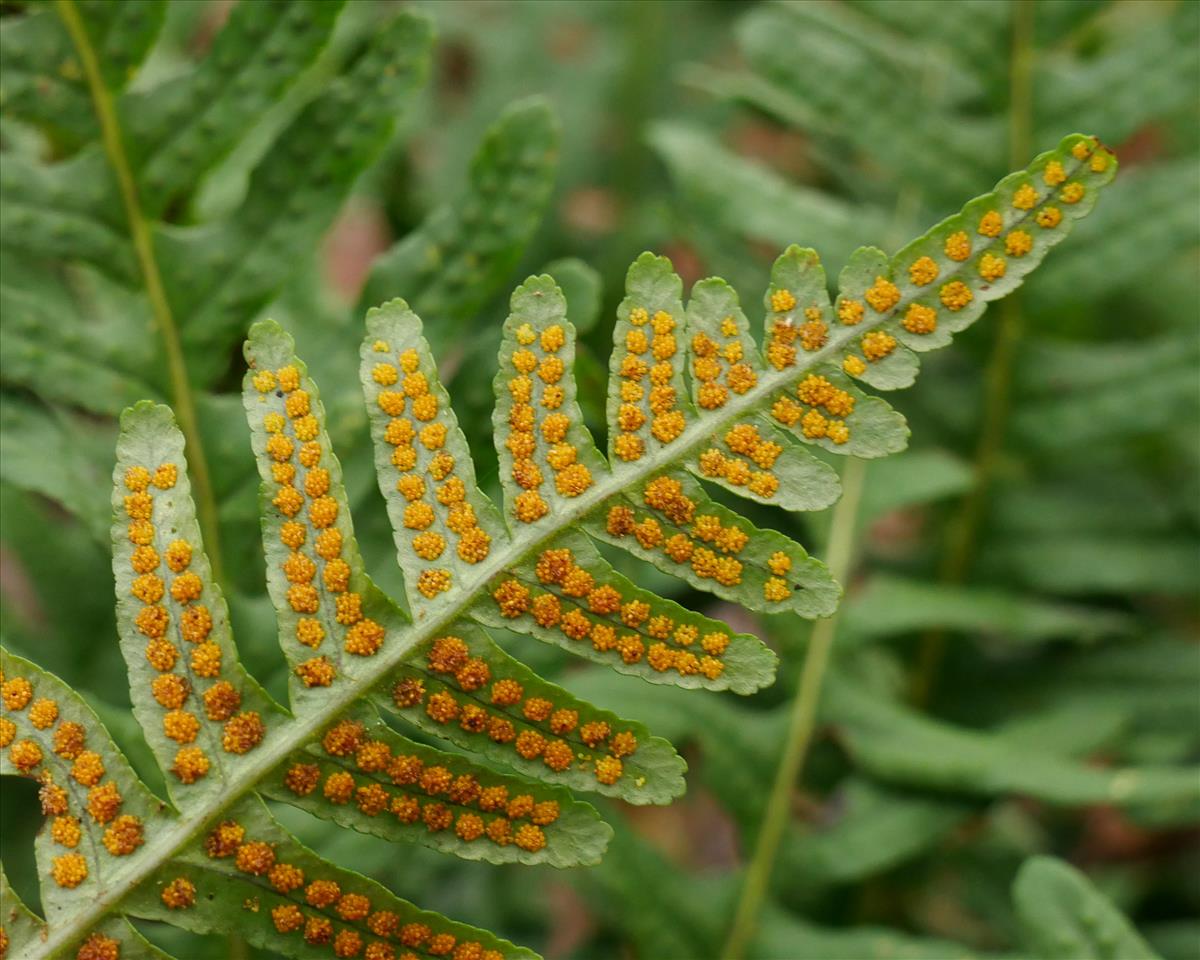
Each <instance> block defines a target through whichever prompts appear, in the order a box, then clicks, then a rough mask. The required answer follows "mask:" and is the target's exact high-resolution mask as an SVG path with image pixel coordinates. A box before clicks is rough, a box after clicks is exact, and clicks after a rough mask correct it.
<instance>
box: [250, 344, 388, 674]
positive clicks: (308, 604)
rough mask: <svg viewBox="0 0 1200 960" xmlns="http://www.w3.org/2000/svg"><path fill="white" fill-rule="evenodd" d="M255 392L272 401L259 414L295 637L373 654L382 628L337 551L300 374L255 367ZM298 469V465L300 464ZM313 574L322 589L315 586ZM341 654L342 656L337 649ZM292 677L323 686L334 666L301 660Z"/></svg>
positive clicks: (334, 518)
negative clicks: (280, 519) (334, 641)
mask: <svg viewBox="0 0 1200 960" xmlns="http://www.w3.org/2000/svg"><path fill="white" fill-rule="evenodd" d="M253 383H254V386H255V388H256V389H257V390H258V392H259V393H260V394H261V395H262V396H263V397H264V398H265V399H268V401H269V400H270V398H272V397H273V398H274V401H275V402H273V403H272V402H268V403H267V406H268V407H270V408H278V409H270V410H269V412H267V413H266V414H265V415H264V416H263V420H262V424H263V428H264V429H265V430H266V432H267V434H268V439H267V443H266V452H267V456H268V457H270V459H271V461H272V462H271V477H272V480H273V481H274V483H275V484H276V489H275V496H274V499H273V500H272V501H271V502H272V504H273V505H274V506H275V508H276V509H278V510H279V512H280V513H281V514H283V515H284V516H285V517H286V518H287V520H286V521H285V522H284V523H282V524H281V525H280V528H279V539H280V541H281V542H282V543H283V545H284V546H285V547H286V548H287V549H288V554H287V557H286V558H285V559H284V561H283V564H282V567H283V573H284V575H285V576H286V578H287V581H288V584H289V586H288V589H287V603H288V606H289V607H291V609H292V610H293V611H294V612H295V613H296V614H297V615H298V616H297V619H296V621H295V638H296V640H297V642H299V643H300V644H302V645H304V646H305V647H309V648H311V649H313V650H319V649H320V648H321V646H322V644H323V643H324V642H325V640H326V637H327V635H328V634H329V633H331V632H332V633H333V634H334V635H335V636H336V637H337V638H339V639H340V640H341V641H342V649H343V650H344V651H345V652H346V653H348V654H351V655H353V656H357V657H370V656H374V655H375V654H376V653H377V652H378V651H379V648H380V647H381V646H382V645H383V640H384V629H383V627H382V626H381V625H380V624H379V623H378V622H376V621H375V620H373V619H371V618H370V617H368V616H365V615H364V613H363V609H362V607H363V597H362V593H361V591H360V590H354V589H351V587H352V586H353V585H354V584H352V582H351V581H352V580H353V579H354V571H353V570H352V568H351V565H350V562H348V560H347V559H346V558H345V557H344V556H343V553H344V552H345V540H346V539H347V534H346V533H345V532H344V530H343V529H342V524H343V523H347V522H348V520H346V519H345V518H342V521H341V522H339V517H340V515H341V511H340V509H339V505H338V500H337V499H336V498H335V497H334V496H333V495H332V494H331V492H330V490H331V476H330V470H329V467H328V466H327V465H325V466H323V465H322V460H323V459H324V456H325V453H324V450H323V449H322V445H321V441H320V434H321V428H320V423H319V421H318V419H317V415H316V412H315V411H314V410H313V406H312V399H311V396H310V394H309V391H307V390H304V389H301V385H300V372H299V371H298V370H297V369H296V367H294V366H291V365H288V366H285V367H281V368H279V369H278V370H275V371H273V372H272V371H270V370H261V371H259V372H258V373H256V374H255V375H254V377H253ZM297 465H298V466H299V469H298V466H297ZM318 574H319V575H320V578H321V580H320V582H321V583H322V584H323V585H324V590H321V589H318V587H317V586H315V582H316V580H317V576H318ZM339 656H340V654H339ZM296 674H297V675H298V676H299V677H300V679H301V680H302V681H303V683H304V685H305V686H307V687H327V686H329V685H330V684H331V683H333V680H334V678H335V677H336V675H337V668H336V666H335V664H334V662H333V660H332V659H331V658H330V657H329V656H327V655H324V654H322V655H318V656H316V657H312V658H310V659H308V660H305V661H304V662H302V663H300V664H299V665H298V666H297V667H296Z"/></svg>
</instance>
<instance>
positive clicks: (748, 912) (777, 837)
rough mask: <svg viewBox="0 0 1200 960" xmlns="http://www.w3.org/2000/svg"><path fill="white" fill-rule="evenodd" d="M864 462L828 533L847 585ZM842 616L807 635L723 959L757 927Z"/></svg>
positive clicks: (855, 462)
mask: <svg viewBox="0 0 1200 960" xmlns="http://www.w3.org/2000/svg"><path fill="white" fill-rule="evenodd" d="M866 469H867V467H866V462H865V461H863V460H859V459H858V458H856V457H850V458H848V460H847V461H846V468H845V470H843V471H842V498H841V500H839V501H838V504H837V506H836V507H835V508H834V511H833V520H832V521H831V524H830V528H829V548H828V551H827V556H828V559H827V561H826V562H827V564H828V566H829V572H830V573H831V574H832V575H833V578H834V579H835V580H837V581H838V582H839V583H843V584H844V583H845V582H846V577H847V575H848V574H849V572H850V564H851V561H852V559H853V556H854V531H855V527H856V526H857V523H858V506H859V502H860V501H861V500H862V490H863V479H864V477H865V475H866ZM837 622H838V615H837V614H834V615H833V616H832V617H827V618H825V619H824V620H818V621H817V622H816V624H814V625H813V629H812V633H811V634H810V636H809V641H808V651H807V653H806V654H805V656H804V666H803V667H802V668H801V670H800V681H799V686H798V689H797V691H796V697H795V699H794V700H793V701H792V712H791V717H790V720H789V723H788V731H787V739H786V740H785V741H784V747H783V754H782V756H781V757H780V761H779V766H778V768H777V769H776V771H775V782H774V784H772V786H771V795H770V796H769V797H768V798H767V807H766V811H765V813H764V814H763V819H762V825H761V826H760V827H759V831H758V839H757V840H756V842H755V844H754V855H753V857H752V858H751V860H750V864H749V866H748V867H747V868H746V879H745V881H744V883H743V884H742V892H741V896H740V897H739V898H738V904H737V910H736V912H735V913H734V916H733V923H732V925H731V927H730V932H729V939H728V940H726V942H725V948H724V950H723V951H722V952H721V956H722V957H723V958H724V960H741V958H742V957H743V956H745V953H746V949H747V947H749V945H750V941H751V940H752V939H753V937H754V934H755V931H756V929H757V927H758V916H759V913H760V912H761V911H762V906H763V902H764V900H765V899H766V896H767V891H768V888H769V886H770V882H771V874H772V872H773V870H774V867H775V855H776V853H777V852H778V850H779V844H780V841H781V840H782V838H783V831H784V829H785V828H786V827H787V823H788V819H789V817H790V813H791V798H792V790H793V788H794V787H795V785H796V782H797V781H798V780H799V778H800V774H801V771H802V770H803V768H804V760H805V757H806V756H807V755H808V748H809V745H810V744H811V743H812V737H813V731H814V729H815V728H816V722H817V707H818V706H819V705H820V700H821V687H822V684H823V683H824V680H825V671H826V668H827V667H828V666H829V657H830V652H831V651H832V648H833V640H834V636H835V635H836V632H837Z"/></svg>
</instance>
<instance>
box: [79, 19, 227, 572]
mask: <svg viewBox="0 0 1200 960" xmlns="http://www.w3.org/2000/svg"><path fill="white" fill-rule="evenodd" d="M56 3H57V7H58V15H59V17H60V18H61V19H62V22H63V24H64V25H65V26H66V28H67V32H68V33H69V34H70V35H71V41H72V42H73V43H74V44H75V50H76V52H77V53H78V54H79V59H80V61H81V62H82V64H83V71H84V74H85V76H86V77H87V82H88V89H89V90H90V91H91V95H92V104H93V106H94V107H95V110H96V118H97V120H98V121H99V124H100V136H101V139H102V140H103V142H104V152H105V153H106V154H107V155H108V162H109V165H110V166H111V167H112V170H113V173H114V174H115V176H116V178H117V185H118V187H119V188H120V191H121V201H122V203H123V205H124V207H125V219H126V220H127V221H128V223H129V233H130V237H131V238H132V240H133V246H134V250H135V251H136V253H137V258H138V264H139V266H140V268H141V272H142V278H143V280H144V281H145V284H146V296H147V297H148V298H149V300H150V307H151V309H152V311H153V313H154V320H155V323H156V324H157V326H158V329H159V333H160V334H161V335H162V340H163V348H164V350H165V352H166V355H167V370H168V373H169V375H170V380H171V401H172V406H174V408H175V416H176V417H177V418H178V420H179V428H180V429H181V430H182V431H183V437H184V441H185V442H186V445H187V459H188V472H189V473H190V475H191V478H192V489H193V490H194V491H195V494H196V508H197V512H198V513H199V517H200V528H201V530H202V531H203V534H204V546H205V549H206V551H207V553H208V558H209V562H210V563H211V564H212V572H213V576H214V577H215V578H216V580H217V581H218V582H221V581H223V580H224V567H223V565H222V563H221V549H220V532H219V530H218V526H217V506H216V497H215V496H214V495H213V487H212V480H211V477H210V474H209V472H208V461H207V459H206V458H205V455H204V446H203V444H202V443H201V440H200V428H199V424H198V421H197V419H196V404H195V401H194V399H193V395H192V388H191V384H190V383H189V381H188V372H187V364H186V363H185V361H184V357H183V344H182V342H181V341H180V337H179V328H178V326H177V325H176V323H175V317H174V316H173V315H172V313H171V304H170V301H168V299H167V293H166V290H165V289H164V287H163V282H162V276H161V274H160V273H159V270H158V261H157V259H156V258H155V256H154V242H153V240H152V239H151V237H150V226H149V224H148V223H147V221H146V218H145V216H144V215H143V214H142V206H141V202H140V200H139V199H138V192H137V184H136V182H135V181H134V178H133V170H132V168H131V167H130V165H129V158H128V156H127V155H126V153H125V145H124V143H123V142H122V140H121V126H120V123H119V122H118V120H117V111H116V107H115V106H114V104H113V99H112V94H111V93H110V92H109V89H108V86H107V85H106V84H105V82H104V77H103V75H102V74H101V72H100V63H99V60H98V59H97V57H96V50H95V48H94V47H93V46H92V42H91V40H90V38H89V37H88V33H87V27H86V26H85V25H84V23H83V18H82V17H81V16H80V15H79V10H78V8H77V7H76V6H75V0H56Z"/></svg>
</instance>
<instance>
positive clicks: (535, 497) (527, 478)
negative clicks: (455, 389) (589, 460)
mask: <svg viewBox="0 0 1200 960" xmlns="http://www.w3.org/2000/svg"><path fill="white" fill-rule="evenodd" d="M515 339H516V341H517V349H516V350H514V351H513V352H512V355H511V356H510V357H509V363H510V364H511V366H512V368H513V375H512V377H511V378H510V379H509V381H508V384H507V387H508V392H509V395H510V397H511V398H512V406H511V407H510V408H509V412H508V435H507V436H506V437H505V441H504V445H505V446H506V447H507V448H508V450H509V452H510V453H511V454H512V467H511V468H510V476H511V477H512V479H513V481H514V482H515V483H516V485H517V486H518V487H520V488H521V492H520V493H519V494H517V496H516V497H515V498H514V499H513V505H512V509H513V514H514V516H516V518H517V519H518V520H519V521H521V522H522V523H536V522H537V521H538V520H540V519H541V518H542V517H544V516H545V515H546V514H547V513H548V512H549V511H550V505H549V503H548V502H547V497H548V496H552V495H551V494H549V492H548V491H549V489H550V487H551V486H553V488H554V491H555V492H556V493H557V495H558V496H560V497H564V498H566V499H574V498H575V497H577V496H579V495H580V494H581V493H583V492H584V491H585V490H587V489H588V488H589V487H591V486H592V483H593V479H592V472H591V470H589V469H588V467H587V466H586V465H585V464H583V463H580V462H579V448H578V447H577V446H576V445H575V444H574V443H572V442H570V439H569V437H568V433H569V431H570V426H571V424H570V420H569V418H568V417H567V415H566V414H564V413H562V411H561V409H560V408H561V407H562V405H563V403H564V402H565V401H566V391H565V389H564V387H563V386H562V381H563V379H564V378H565V377H567V375H568V372H569V371H568V370H567V362H569V359H570V357H569V355H567V360H566V361H564V359H563V356H560V354H561V353H563V352H564V348H565V347H566V343H567V332H566V329H565V328H564V327H563V326H562V325H561V324H558V323H555V324H551V325H549V326H547V327H546V328H545V329H544V330H542V331H541V332H540V333H539V332H538V331H537V330H535V329H534V327H533V325H532V324H530V323H523V324H521V325H520V326H519V327H517V329H516V331H515ZM539 434H540V436H539ZM543 465H544V467H545V470H544V469H543ZM547 472H548V473H549V476H547Z"/></svg>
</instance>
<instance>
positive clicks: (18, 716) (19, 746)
mask: <svg viewBox="0 0 1200 960" xmlns="http://www.w3.org/2000/svg"><path fill="white" fill-rule="evenodd" d="M0 698H2V700H3V704H4V714H3V716H2V717H0V747H4V748H7V759H8V760H9V762H10V763H11V764H12V765H13V767H15V768H16V771H17V772H18V773H20V774H22V775H24V776H27V777H31V778H34V779H36V780H37V781H38V782H39V783H40V785H41V789H40V790H39V792H38V798H39V800H40V801H41V805H42V812H43V813H44V814H45V815H46V816H47V817H51V818H52V819H51V821H50V829H49V832H48V835H49V839H50V842H51V843H52V844H53V849H55V851H56V852H55V853H54V854H53V855H52V857H51V861H50V877H51V879H53V881H54V882H55V884H57V885H58V886H59V887H64V888H67V889H73V888H75V887H78V886H79V885H80V884H81V883H83V882H84V881H85V880H87V879H88V877H89V876H90V875H92V873H93V870H92V867H93V866H97V864H96V863H95V861H96V860H97V859H98V858H100V857H105V856H107V857H127V856H129V855H130V854H131V853H133V852H134V851H135V850H137V849H138V847H140V846H141V845H142V844H143V843H144V842H145V836H144V832H145V825H144V823H143V821H142V819H141V818H140V817H138V816H135V815H133V814H130V813H122V812H121V810H122V807H123V806H124V802H125V800H124V797H123V796H122V793H121V788H120V786H119V785H118V784H117V783H116V781H115V780H114V779H112V778H111V777H108V778H106V777H107V773H108V771H107V770H106V768H105V764H104V759H103V758H102V757H101V755H100V753H98V752H97V751H95V750H89V749H88V748H87V741H88V731H87V729H86V728H85V727H84V725H83V724H82V723H79V722H77V721H75V720H67V719H64V718H63V717H62V716H61V710H60V705H59V703H58V701H57V700H55V699H54V698H53V697H39V696H37V691H36V690H35V689H34V686H33V683H32V682H31V681H30V679H29V678H28V677H23V676H9V677H5V676H3V675H2V674H0ZM99 738H100V739H104V738H103V736H102V735H100V737H99ZM95 745H96V746H101V749H103V746H102V745H101V744H95ZM52 768H53V769H52ZM55 770H57V771H61V773H62V774H63V775H62V776H60V777H59V778H57V779H56V777H55V775H54V773H55ZM85 817H86V819H85ZM57 851H61V852H57Z"/></svg>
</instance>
